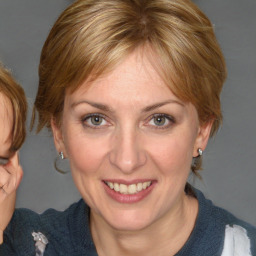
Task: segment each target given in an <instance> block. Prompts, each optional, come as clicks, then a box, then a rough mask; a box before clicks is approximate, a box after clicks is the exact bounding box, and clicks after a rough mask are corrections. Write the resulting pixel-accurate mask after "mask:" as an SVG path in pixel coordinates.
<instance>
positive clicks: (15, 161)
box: [4, 152, 19, 174]
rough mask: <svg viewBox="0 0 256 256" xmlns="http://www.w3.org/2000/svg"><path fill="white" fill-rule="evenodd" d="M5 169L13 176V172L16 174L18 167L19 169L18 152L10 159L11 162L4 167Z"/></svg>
mask: <svg viewBox="0 0 256 256" xmlns="http://www.w3.org/2000/svg"><path fill="white" fill-rule="evenodd" d="M10 166H12V167H13V168H10ZM4 167H5V168H6V170H7V171H8V172H10V173H11V174H12V172H13V171H14V172H15V171H16V170H17V169H18V167H19V155H18V152H15V153H14V154H13V155H12V156H11V157H10V158H9V162H8V163H7V164H6V165H4Z"/></svg>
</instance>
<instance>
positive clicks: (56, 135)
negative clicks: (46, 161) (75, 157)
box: [51, 117, 67, 156]
mask: <svg viewBox="0 0 256 256" xmlns="http://www.w3.org/2000/svg"><path fill="white" fill-rule="evenodd" d="M51 128H52V134H53V139H54V144H55V148H56V150H57V152H58V153H60V152H63V154H64V156H66V155H67V154H66V150H65V145H64V140H63V134H62V129H61V126H60V125H59V124H58V123H57V122H56V119H55V118H53V117H52V118H51Z"/></svg>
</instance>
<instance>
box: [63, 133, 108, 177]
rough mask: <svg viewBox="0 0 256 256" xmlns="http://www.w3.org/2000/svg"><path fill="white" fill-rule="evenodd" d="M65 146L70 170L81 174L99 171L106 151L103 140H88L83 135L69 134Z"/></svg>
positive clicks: (105, 144) (105, 143)
mask: <svg viewBox="0 0 256 256" xmlns="http://www.w3.org/2000/svg"><path fill="white" fill-rule="evenodd" d="M70 134H72V136H70V137H67V143H66V144H65V147H66V151H67V155H68V157H69V161H70V166H71V170H72V171H73V172H81V173H83V174H88V175H90V174H93V173H94V172H95V171H97V170H99V169H101V168H100V167H101V166H102V164H103V162H104V159H105V156H106V154H107V151H108V146H107V145H108V143H107V142H105V141H104V140H97V139H89V138H87V137H86V136H84V135H83V134H80V135H79V134H77V135H75V134H76V133H70Z"/></svg>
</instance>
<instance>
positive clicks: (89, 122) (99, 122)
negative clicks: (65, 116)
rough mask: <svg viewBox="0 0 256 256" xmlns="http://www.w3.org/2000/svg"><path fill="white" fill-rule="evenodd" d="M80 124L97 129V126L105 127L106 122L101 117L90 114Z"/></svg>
mask: <svg viewBox="0 0 256 256" xmlns="http://www.w3.org/2000/svg"><path fill="white" fill-rule="evenodd" d="M82 122H83V124H84V125H86V126H89V127H92V128H95V127H96V128H97V126H99V127H101V126H106V125H107V121H106V120H105V118H104V117H103V116H102V115H99V114H90V115H87V116H86V117H85V118H83V119H82Z"/></svg>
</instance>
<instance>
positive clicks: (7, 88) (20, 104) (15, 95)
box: [0, 63, 27, 151]
mask: <svg viewBox="0 0 256 256" xmlns="http://www.w3.org/2000/svg"><path fill="white" fill-rule="evenodd" d="M0 93H2V94H3V95H4V96H5V97H6V98H7V99H8V100H9V102H10V103H11V106H12V113H13V127H12V131H11V134H12V144H11V148H10V151H17V150H18V149H20V147H21V146H22V144H23V142H24V140H25V137H26V117H27V101H26V96H25V93H24V90H23V89H22V87H21V86H20V85H19V84H18V83H17V82H16V81H15V80H14V79H13V77H12V75H11V73H10V72H9V71H8V70H7V69H6V68H5V67H4V66H3V65H2V64H1V63H0Z"/></svg>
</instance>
